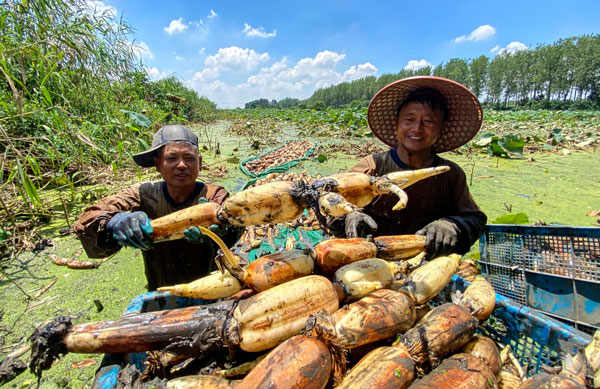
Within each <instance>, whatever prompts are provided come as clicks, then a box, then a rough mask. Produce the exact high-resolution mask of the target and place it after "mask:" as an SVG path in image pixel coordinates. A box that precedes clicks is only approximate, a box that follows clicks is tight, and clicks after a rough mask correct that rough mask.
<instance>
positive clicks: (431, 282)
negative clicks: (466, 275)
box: [401, 254, 461, 305]
mask: <svg viewBox="0 0 600 389" xmlns="http://www.w3.org/2000/svg"><path fill="white" fill-rule="evenodd" d="M460 257H461V256H460V255H458V254H450V255H449V256H447V257H446V256H445V257H438V258H436V259H434V260H432V261H430V262H427V263H426V264H425V265H423V266H421V267H419V268H418V269H416V270H415V271H413V272H412V273H410V275H409V276H408V277H407V279H406V280H405V281H404V282H403V284H402V286H401V287H402V288H403V289H406V290H407V291H408V292H409V293H410V294H411V295H412V296H413V297H414V298H415V300H416V304H417V305H421V304H425V303H426V302H427V301H429V300H431V299H432V298H434V297H435V296H437V294H438V293H439V292H440V291H441V290H442V289H444V288H445V287H446V285H447V284H448V282H450V280H451V279H452V276H453V275H454V273H455V272H456V269H457V268H458V263H459V262H460Z"/></svg>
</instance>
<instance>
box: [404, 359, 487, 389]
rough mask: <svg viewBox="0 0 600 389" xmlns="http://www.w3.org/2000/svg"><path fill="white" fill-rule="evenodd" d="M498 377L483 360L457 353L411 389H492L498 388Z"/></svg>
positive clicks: (416, 382)
mask: <svg viewBox="0 0 600 389" xmlns="http://www.w3.org/2000/svg"><path fill="white" fill-rule="evenodd" d="M497 387H498V384H497V382H496V377H494V374H493V373H492V372H491V371H490V369H489V368H488V367H487V365H486V364H485V363H483V361H481V360H480V359H479V358H477V357H475V356H473V355H470V354H464V353H461V354H455V355H453V356H451V357H449V358H447V359H445V360H444V361H443V362H442V363H441V364H440V365H439V366H438V367H437V368H436V369H435V370H433V371H432V372H431V373H429V374H427V375H426V376H425V377H423V378H421V379H419V380H417V381H415V382H414V383H413V384H412V385H411V386H409V388H411V389H417V388H419V389H426V388H431V389H456V388H469V389H491V388H497Z"/></svg>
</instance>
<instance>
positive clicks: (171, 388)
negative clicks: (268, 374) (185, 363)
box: [167, 375, 242, 389]
mask: <svg viewBox="0 0 600 389" xmlns="http://www.w3.org/2000/svg"><path fill="white" fill-rule="evenodd" d="M241 382H242V381H241V380H228V379H226V378H222V377H217V376H214V375H192V376H185V377H179V378H175V379H172V380H169V382H167V389H195V388H203V389H233V388H239V385H240V383H241Z"/></svg>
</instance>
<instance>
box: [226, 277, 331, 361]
mask: <svg viewBox="0 0 600 389" xmlns="http://www.w3.org/2000/svg"><path fill="white" fill-rule="evenodd" d="M339 299H341V291H339V287H335V286H334V285H333V284H332V283H331V282H330V281H329V280H328V279H327V278H325V277H322V276H316V275H312V276H307V277H302V278H298V279H296V280H292V281H289V282H286V283H285V284H282V285H277V286H275V287H273V288H271V289H268V290H266V291H264V292H261V293H259V294H257V295H255V296H252V297H250V298H247V299H245V300H242V301H240V303H239V305H238V306H237V308H236V309H235V311H234V313H233V317H234V318H235V319H236V320H237V323H238V327H239V342H236V343H238V344H239V346H240V348H241V349H242V350H244V351H250V352H256V351H263V350H267V349H269V348H271V347H274V346H276V345H278V344H280V343H281V342H283V341H285V340H286V339H289V338H290V337H292V336H294V335H297V334H299V333H300V331H301V330H302V328H304V325H305V322H306V320H307V319H308V317H309V316H310V315H314V314H316V313H317V312H319V311H323V310H324V311H325V312H327V313H330V314H331V313H333V312H335V311H337V310H338V308H339Z"/></svg>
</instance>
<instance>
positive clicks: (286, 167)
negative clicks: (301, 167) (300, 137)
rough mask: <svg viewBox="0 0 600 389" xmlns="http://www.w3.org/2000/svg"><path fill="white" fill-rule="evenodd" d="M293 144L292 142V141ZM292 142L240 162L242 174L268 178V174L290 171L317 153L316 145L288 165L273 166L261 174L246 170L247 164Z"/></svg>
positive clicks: (255, 177) (287, 163)
mask: <svg viewBox="0 0 600 389" xmlns="http://www.w3.org/2000/svg"><path fill="white" fill-rule="evenodd" d="M290 142H291V141H290ZM290 142H286V143H285V144H284V145H282V146H279V147H274V148H272V149H269V150H267V151H265V152H263V153H262V154H260V155H258V156H256V157H250V158H246V159H244V160H243V161H241V162H240V169H241V170H242V172H244V174H246V175H247V176H249V177H252V178H254V179H260V178H262V177H264V176H266V175H267V174H271V173H284V172H286V171H288V170H290V169H291V168H292V167H294V166H296V165H297V164H299V163H300V162H301V161H304V160H306V159H308V158H309V157H310V155H311V154H312V153H313V152H314V151H315V149H316V148H317V144H316V143H314V146H313V147H311V148H310V149H308V150H306V152H305V153H304V156H303V157H301V158H298V159H294V160H291V161H288V162H286V163H282V164H281V165H277V166H273V167H270V168H268V169H267V170H264V171H262V172H260V173H259V174H256V173H252V172H251V171H249V170H248V169H246V166H245V165H246V164H247V163H248V162H250V161H254V160H256V159H259V158H261V157H262V156H263V155H266V154H269V153H271V152H273V151H275V150H279V149H280V148H282V147H285V146H287V144H288V143H290Z"/></svg>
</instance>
